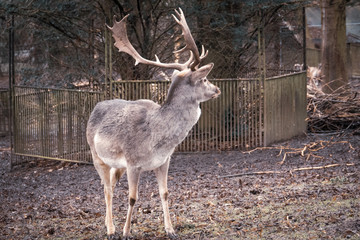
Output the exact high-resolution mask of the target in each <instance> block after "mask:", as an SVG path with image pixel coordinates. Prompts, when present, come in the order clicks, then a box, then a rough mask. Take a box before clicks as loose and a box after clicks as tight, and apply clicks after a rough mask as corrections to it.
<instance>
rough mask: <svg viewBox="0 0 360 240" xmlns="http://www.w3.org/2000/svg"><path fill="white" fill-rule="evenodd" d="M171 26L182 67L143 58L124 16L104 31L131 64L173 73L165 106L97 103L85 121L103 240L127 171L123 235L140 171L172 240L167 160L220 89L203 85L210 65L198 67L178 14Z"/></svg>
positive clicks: (126, 232)
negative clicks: (153, 186)
mask: <svg viewBox="0 0 360 240" xmlns="http://www.w3.org/2000/svg"><path fill="white" fill-rule="evenodd" d="M175 13H176V15H177V16H175V15H173V17H174V19H175V21H176V22H177V23H178V24H179V25H180V26H181V29H182V34H183V36H184V40H185V43H186V45H185V47H184V48H182V49H180V50H179V51H178V52H180V53H182V52H184V51H190V57H189V60H188V61H186V62H185V63H182V64H181V63H162V62H160V60H159V58H158V57H157V56H155V58H156V61H151V60H147V59H144V58H142V57H141V56H140V55H139V53H138V52H137V51H136V50H135V49H134V47H133V46H132V45H131V43H130V41H129V39H128V37H127V30H126V19H127V17H128V16H125V17H124V18H123V19H122V20H121V21H120V22H117V21H116V19H115V17H114V26H113V27H109V29H110V30H111V31H112V33H113V37H114V39H115V47H117V48H118V49H119V51H120V52H125V53H128V54H129V55H131V56H132V57H133V58H134V59H135V61H136V63H135V65H136V64H138V63H143V64H148V65H152V66H158V67H162V68H167V69H174V70H175V71H174V73H173V75H172V77H171V79H172V81H171V85H170V88H169V91H168V95H167V98H166V101H165V103H164V104H163V105H161V106H160V105H159V104H157V103H155V102H153V101H150V100H137V101H125V100H120V99H115V100H106V101H103V102H100V103H98V104H97V105H96V106H95V108H94V110H93V112H92V113H91V116H90V118H89V121H88V125H87V129H86V136H87V141H88V143H89V145H90V150H91V154H92V157H93V163H94V166H95V168H96V170H97V172H98V173H99V175H100V178H101V181H102V184H104V194H105V203H106V216H105V225H106V227H107V235H108V237H110V238H111V237H112V236H113V235H114V234H115V226H114V223H113V219H112V199H113V190H114V187H115V184H116V182H117V181H118V179H119V178H120V177H121V176H122V175H123V174H124V173H125V172H126V173H127V180H128V185H129V206H128V212H127V217H126V222H125V226H124V229H123V236H124V237H125V238H128V237H129V236H130V225H131V215H132V212H133V209H134V205H135V202H136V200H137V199H138V183H139V177H140V174H141V173H142V172H144V171H151V170H153V171H154V172H155V175H156V178H157V181H158V184H159V192H160V198H161V202H162V208H163V212H164V225H165V231H166V233H167V234H168V236H169V237H175V236H176V235H175V231H174V229H173V226H172V224H171V219H170V215H169V206H168V188H167V176H168V168H169V163H170V156H171V155H172V153H173V152H174V149H175V147H176V146H177V145H178V144H179V143H181V142H182V141H183V140H184V139H185V137H186V136H187V135H188V133H189V131H190V130H191V128H192V127H193V126H194V125H195V124H196V122H197V121H198V119H199V117H200V114H201V110H200V107H199V104H200V103H201V102H204V101H207V100H210V99H212V98H216V97H217V96H219V95H220V89H219V88H218V87H216V86H215V85H213V84H212V83H210V82H209V81H208V80H207V78H206V77H207V75H208V74H209V72H210V71H211V69H212V68H213V64H212V63H210V64H207V65H205V66H202V67H200V66H199V65H200V63H201V61H202V60H203V59H204V58H205V57H206V55H207V51H206V52H205V50H204V47H202V54H201V55H200V54H199V50H198V48H197V47H196V44H195V41H194V39H193V37H192V35H191V32H190V30H189V27H188V25H187V23H186V20H185V17H184V14H183V12H182V10H181V9H179V10H178V11H177V10H175Z"/></svg>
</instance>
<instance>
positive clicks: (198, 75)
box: [192, 63, 214, 80]
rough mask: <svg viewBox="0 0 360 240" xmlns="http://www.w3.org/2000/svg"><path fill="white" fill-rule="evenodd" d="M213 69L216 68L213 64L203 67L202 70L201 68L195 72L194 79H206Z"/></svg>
mask: <svg viewBox="0 0 360 240" xmlns="http://www.w3.org/2000/svg"><path fill="white" fill-rule="evenodd" d="M213 67H214V64H213V63H209V64H206V65H205V66H202V67H201V68H199V69H198V70H196V71H195V72H193V77H192V79H193V80H198V79H202V78H205V77H206V76H207V75H208V74H209V73H210V71H211V69H212V68H213Z"/></svg>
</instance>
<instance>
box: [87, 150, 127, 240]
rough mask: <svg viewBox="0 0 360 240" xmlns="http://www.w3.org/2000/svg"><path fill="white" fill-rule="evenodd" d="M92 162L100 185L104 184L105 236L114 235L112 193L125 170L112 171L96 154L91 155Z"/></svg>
mask: <svg viewBox="0 0 360 240" xmlns="http://www.w3.org/2000/svg"><path fill="white" fill-rule="evenodd" d="M92 155H93V161H94V166H95V169H96V170H97V172H98V174H99V176H100V178H101V183H102V184H104V195H105V204H106V216H105V226H106V229H107V235H113V234H115V225H114V222H113V218H112V217H113V215H112V199H113V191H114V187H115V184H116V182H117V180H118V179H119V178H120V177H121V176H122V174H123V173H124V172H125V169H114V168H111V167H109V166H108V165H106V164H105V163H104V162H103V161H102V160H101V159H100V158H99V157H98V156H97V154H96V153H93V154H92Z"/></svg>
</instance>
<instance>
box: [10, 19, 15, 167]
mask: <svg viewBox="0 0 360 240" xmlns="http://www.w3.org/2000/svg"><path fill="white" fill-rule="evenodd" d="M10 18H11V21H10V26H9V104H10V107H9V118H10V119H9V135H10V169H12V167H13V151H14V138H13V133H14V131H13V128H14V120H15V118H14V106H15V104H14V98H15V96H14V95H15V90H14V85H15V61H14V57H15V40H14V37H15V34H14V15H13V14H12V15H11V16H10Z"/></svg>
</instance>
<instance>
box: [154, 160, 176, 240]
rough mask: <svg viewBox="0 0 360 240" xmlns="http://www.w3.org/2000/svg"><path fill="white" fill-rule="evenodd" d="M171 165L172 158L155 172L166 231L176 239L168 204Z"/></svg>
mask: <svg viewBox="0 0 360 240" xmlns="http://www.w3.org/2000/svg"><path fill="white" fill-rule="evenodd" d="M169 164H170V158H168V160H167V161H166V162H165V163H164V165H162V166H160V167H159V168H157V169H155V170H154V172H155V175H156V178H157V181H158V184H159V193H160V199H161V203H162V207H163V212H164V225H165V231H166V233H167V234H168V235H169V237H170V238H176V234H175V231H174V228H173V226H172V224H171V219H170V213H169V204H168V196H169V192H168V187H167V179H168V170H169Z"/></svg>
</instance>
